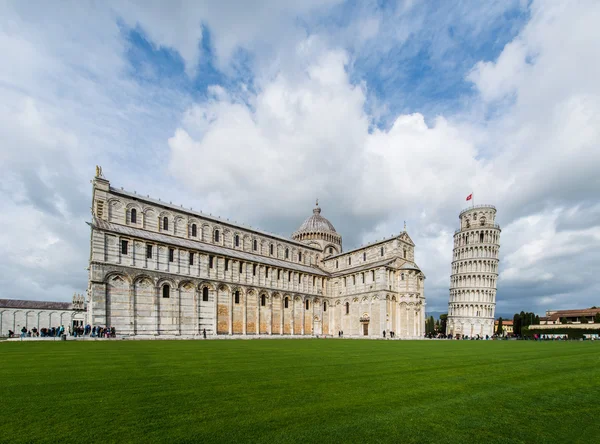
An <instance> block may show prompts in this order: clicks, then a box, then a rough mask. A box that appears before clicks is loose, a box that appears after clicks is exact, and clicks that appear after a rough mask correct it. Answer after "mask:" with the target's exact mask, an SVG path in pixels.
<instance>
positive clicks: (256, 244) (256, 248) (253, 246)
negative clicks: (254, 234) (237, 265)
mask: <svg viewBox="0 0 600 444" xmlns="http://www.w3.org/2000/svg"><path fill="white" fill-rule="evenodd" d="M252 249H253V250H254V251H256V250H258V241H257V240H256V239H254V242H253V243H252Z"/></svg>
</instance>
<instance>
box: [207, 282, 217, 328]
mask: <svg viewBox="0 0 600 444" xmlns="http://www.w3.org/2000/svg"><path fill="white" fill-rule="evenodd" d="M211 291H212V293H213V301H214V305H215V306H214V314H215V317H214V321H213V322H214V327H213V328H214V329H213V335H215V336H217V327H218V321H219V316H218V302H217V297H218V294H219V292H218V291H217V290H210V289H209V290H208V298H209V299H210V293H211Z"/></svg>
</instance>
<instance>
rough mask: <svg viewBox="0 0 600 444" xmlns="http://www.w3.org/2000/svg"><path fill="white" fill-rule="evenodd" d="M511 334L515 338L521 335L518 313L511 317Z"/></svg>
mask: <svg viewBox="0 0 600 444" xmlns="http://www.w3.org/2000/svg"><path fill="white" fill-rule="evenodd" d="M521 313H523V312H521ZM523 314H525V313H523ZM513 334H515V335H517V336H518V335H520V334H521V315H519V313H515V315H514V316H513Z"/></svg>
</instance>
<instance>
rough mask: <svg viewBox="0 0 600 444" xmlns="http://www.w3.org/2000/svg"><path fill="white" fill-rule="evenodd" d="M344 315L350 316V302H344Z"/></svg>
mask: <svg viewBox="0 0 600 444" xmlns="http://www.w3.org/2000/svg"><path fill="white" fill-rule="evenodd" d="M346 314H350V302H346Z"/></svg>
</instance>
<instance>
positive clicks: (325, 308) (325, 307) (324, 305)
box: [323, 301, 327, 311]
mask: <svg viewBox="0 0 600 444" xmlns="http://www.w3.org/2000/svg"><path fill="white" fill-rule="evenodd" d="M323 311H327V301H323Z"/></svg>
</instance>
